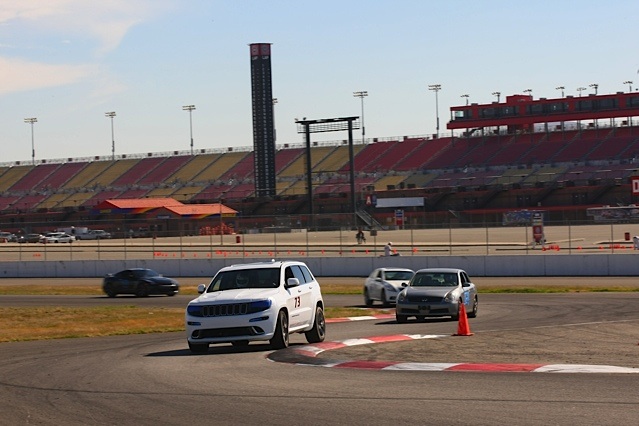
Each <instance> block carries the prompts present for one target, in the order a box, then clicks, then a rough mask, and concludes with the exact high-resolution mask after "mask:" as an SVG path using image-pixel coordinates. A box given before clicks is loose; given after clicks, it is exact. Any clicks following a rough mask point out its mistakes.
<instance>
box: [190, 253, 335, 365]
mask: <svg viewBox="0 0 639 426" xmlns="http://www.w3.org/2000/svg"><path fill="white" fill-rule="evenodd" d="M198 293H200V296H199V297H198V298H197V299H194V300H192V301H191V302H189V304H188V306H187V308H186V331H187V340H188V343H189V349H190V350H191V352H194V353H205V352H207V351H208V348H209V344H210V343H229V342H230V343H232V344H233V345H234V346H245V345H248V343H249V342H250V341H258V340H262V341H263V340H268V341H270V343H271V347H273V348H274V349H282V348H286V347H288V342H289V333H304V334H305V335H306V340H307V341H308V342H309V343H318V342H322V341H324V336H325V333H326V322H325V320H324V301H323V300H322V293H321V290H320V285H319V283H318V282H317V280H316V279H315V277H314V276H313V274H312V273H311V271H310V270H309V269H308V266H306V264H305V263H303V262H297V261H275V260H273V261H271V262H260V263H248V264H241V265H233V266H228V267H225V268H222V269H220V270H219V271H218V273H217V274H216V275H215V277H213V280H212V281H211V283H210V284H209V285H208V286H206V285H204V284H200V285H199V286H198Z"/></svg>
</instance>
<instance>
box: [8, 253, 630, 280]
mask: <svg viewBox="0 0 639 426" xmlns="http://www.w3.org/2000/svg"><path fill="white" fill-rule="evenodd" d="M287 258H288V259H295V258H291V257H287ZM298 260H301V261H303V262H306V263H307V264H308V265H309V267H310V268H311V270H312V271H313V273H314V274H315V275H316V276H318V277H322V276H333V277H339V276H345V277H348V276H350V277H364V276H368V274H369V273H370V272H371V271H372V270H373V269H375V268H377V267H384V266H388V267H405V268H410V269H413V270H417V269H421V268H438V267H454V268H462V269H465V270H466V271H467V272H468V273H469V274H470V275H471V276H475V277H484V276H485V277H500V276H501V277H511V276H512V277H519V276H634V275H639V262H637V258H636V256H635V255H633V254H632V253H629V254H623V255H620V254H614V255H613V254H599V255H587V254H585V255H562V256H553V255H537V256H517V255H514V256H508V255H506V256H398V257H370V258H342V257H299V258H298ZM263 261H264V259H263V258H259V259H258V258H255V259H252V258H244V259H232V258H223V259H214V258H211V259H179V258H178V259H149V260H127V261H125V260H79V261H23V262H0V277H4V278H66V277H69V278H82V277H86V278H95V277H102V276H104V275H106V274H108V273H113V272H117V271H119V270H122V269H125V268H133V267H141V268H151V269H154V270H156V271H158V272H160V273H162V274H164V275H166V276H173V277H206V278H208V277H212V276H213V275H214V274H215V273H216V272H217V271H218V270H219V269H220V268H222V267H224V266H228V265H232V264H235V263H249V262H263Z"/></svg>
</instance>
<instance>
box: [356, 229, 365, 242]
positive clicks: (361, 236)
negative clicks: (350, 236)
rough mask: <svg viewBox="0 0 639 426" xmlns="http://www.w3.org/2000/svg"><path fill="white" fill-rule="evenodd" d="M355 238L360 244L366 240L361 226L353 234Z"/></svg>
mask: <svg viewBox="0 0 639 426" xmlns="http://www.w3.org/2000/svg"><path fill="white" fill-rule="evenodd" d="M355 238H356V239H357V244H362V243H365V242H366V237H365V236H364V231H362V228H359V229H358V230H357V234H355Z"/></svg>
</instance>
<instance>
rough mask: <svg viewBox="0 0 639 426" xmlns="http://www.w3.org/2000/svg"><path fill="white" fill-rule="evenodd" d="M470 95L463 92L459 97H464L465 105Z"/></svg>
mask: <svg viewBox="0 0 639 426" xmlns="http://www.w3.org/2000/svg"><path fill="white" fill-rule="evenodd" d="M469 97H470V95H469V94H468V93H464V94H463V95H461V96H460V98H466V105H468V98H469Z"/></svg>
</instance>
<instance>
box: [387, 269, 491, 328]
mask: <svg viewBox="0 0 639 426" xmlns="http://www.w3.org/2000/svg"><path fill="white" fill-rule="evenodd" d="M462 303H463V305H464V308H465V310H466V314H467V316H468V317H470V318H474V317H476V316H477V307H478V298H477V288H476V287H475V284H473V283H472V282H471V281H470V278H469V277H468V274H467V273H466V272H465V271H463V270H461V269H454V268H437V269H420V270H418V271H417V272H416V273H415V275H414V276H413V278H412V279H411V280H410V283H408V285H407V286H406V287H405V288H404V289H403V290H402V291H401V293H399V295H398V296H397V305H396V307H395V317H396V319H397V322H399V323H403V322H406V321H407V320H408V318H409V317H416V318H417V319H418V320H423V319H424V318H426V317H445V316H450V317H451V318H452V319H453V320H455V321H457V320H458V319H459V314H460V311H461V306H462Z"/></svg>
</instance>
